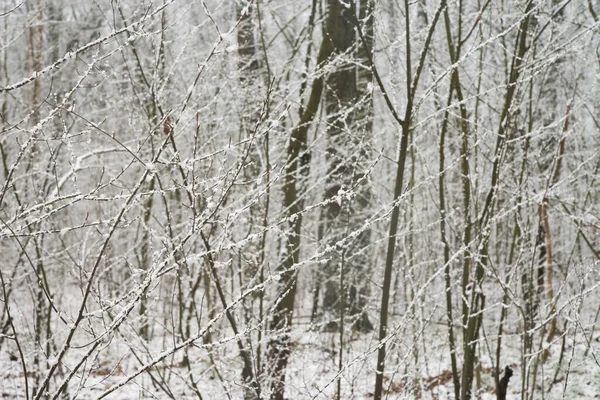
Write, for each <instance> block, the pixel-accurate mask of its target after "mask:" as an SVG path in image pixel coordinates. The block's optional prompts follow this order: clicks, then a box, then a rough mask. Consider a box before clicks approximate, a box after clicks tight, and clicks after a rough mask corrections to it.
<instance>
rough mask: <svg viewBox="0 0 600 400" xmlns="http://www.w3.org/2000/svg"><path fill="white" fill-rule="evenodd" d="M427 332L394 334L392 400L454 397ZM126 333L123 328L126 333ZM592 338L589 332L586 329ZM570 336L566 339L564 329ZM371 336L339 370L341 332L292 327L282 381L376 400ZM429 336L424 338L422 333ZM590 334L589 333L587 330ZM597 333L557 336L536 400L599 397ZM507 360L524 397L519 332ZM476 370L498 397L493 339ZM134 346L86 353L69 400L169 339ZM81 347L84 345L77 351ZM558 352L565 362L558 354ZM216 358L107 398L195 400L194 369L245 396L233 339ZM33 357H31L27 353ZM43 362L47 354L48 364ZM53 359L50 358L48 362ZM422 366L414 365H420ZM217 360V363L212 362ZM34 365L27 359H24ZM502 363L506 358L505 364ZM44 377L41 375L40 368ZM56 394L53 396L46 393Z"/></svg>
mask: <svg viewBox="0 0 600 400" xmlns="http://www.w3.org/2000/svg"><path fill="white" fill-rule="evenodd" d="M427 331H428V332H427V334H426V335H417V337H418V338H419V339H418V340H419V341H420V343H419V344H418V346H414V342H413V339H412V337H413V336H412V335H411V339H410V340H407V341H404V340H402V336H401V335H398V340H397V341H396V342H395V345H394V346H392V347H391V348H389V349H388V355H389V357H388V359H387V362H386V369H387V370H388V373H387V374H386V376H385V379H384V387H385V394H386V397H385V398H387V399H438V400H442V399H451V398H453V397H454V396H453V394H452V393H453V385H452V377H451V372H450V371H449V365H450V363H449V357H448V346H447V340H446V337H445V331H444V327H443V326H442V325H429V327H428V328H427ZM123 334H126V332H124V333H123ZM588 335H589V334H588ZM563 336H564V335H563ZM374 338H375V335H374V334H354V335H353V336H352V337H349V338H348V339H347V340H346V341H345V346H344V354H343V355H342V365H343V368H342V372H341V373H339V371H340V370H339V367H338V366H339V353H338V349H339V343H338V342H337V340H338V337H337V334H333V333H323V332H318V331H312V330H305V331H299V330H297V331H296V332H295V336H294V337H293V340H292V356H291V364H290V365H289V368H288V373H287V378H286V388H287V391H286V397H287V398H289V399H294V400H301V399H334V398H335V395H336V391H337V385H338V380H339V383H340V389H341V397H342V398H343V399H369V398H372V397H373V394H372V391H373V386H374V380H375V379H374V373H373V370H374V365H375V360H376V356H377V354H376V353H377V347H376V346H375V339H374ZM423 338H427V339H426V340H427V342H425V339H423ZM588 338H589V336H588ZM598 339H600V338H599V337H595V338H593V339H592V340H593V342H594V343H593V347H592V350H590V351H588V352H587V354H586V348H587V346H586V345H585V344H584V343H585V342H586V340H585V339H584V337H583V336H582V335H581V334H579V335H577V341H576V343H578V344H576V345H575V346H573V345H572V343H573V332H570V333H569V334H568V335H566V340H565V341H564V344H563V340H562V336H560V335H557V338H556V340H555V341H554V342H553V343H552V344H551V345H550V346H545V345H544V346H543V347H545V348H546V349H547V350H548V351H549V357H548V360H547V361H546V363H545V364H543V365H542V364H539V367H538V368H539V371H538V372H539V373H538V381H537V382H536V393H535V396H534V398H540V399H549V400H550V399H597V398H600V365H599V364H598V360H597V359H596V358H597V357H598V354H594V353H595V352H597V350H594V349H595V348H596V347H600V345H598ZM503 343H504V347H503V354H502V359H503V360H504V361H505V362H506V363H509V365H510V366H511V367H512V368H513V370H514V376H513V377H512V379H511V380H510V384H509V387H508V388H509V390H508V396H507V398H508V399H521V398H522V397H521V388H522V383H523V382H522V368H521V362H520V360H521V349H520V347H519V346H520V343H521V341H520V340H519V335H518V333H513V334H512V335H511V333H510V332H509V333H508V334H507V335H506V336H505V337H504V339H503ZM482 344H483V346H481V347H483V350H482V354H480V361H481V362H480V368H478V371H477V379H476V382H475V383H474V387H475V388H476V394H477V398H479V399H482V400H488V399H489V400H491V399H495V398H496V395H495V384H494V377H493V368H492V363H491V361H490V360H491V358H490V357H489V356H488V355H489V354H490V350H492V351H494V349H495V341H491V342H490V343H489V344H487V343H485V342H482ZM513 344H516V345H513ZM138 345H139V347H134V346H132V344H131V342H129V343H127V342H126V341H125V340H121V341H119V339H118V338H117V337H115V338H113V339H112V340H111V341H110V342H109V343H106V348H105V349H104V351H101V352H100V353H98V354H97V355H94V356H92V357H90V358H89V359H88V361H87V362H86V363H85V364H84V366H83V367H82V368H81V371H82V373H80V374H77V375H76V376H75V377H74V378H73V379H72V381H71V384H70V385H69V388H68V397H61V398H69V399H75V398H77V399H82V400H87V399H96V398H99V397H100V396H102V395H103V393H104V392H105V391H107V390H109V389H110V388H112V387H113V386H114V385H118V384H120V383H123V382H124V381H126V380H127V379H128V377H130V376H131V375H132V374H134V373H135V372H136V371H138V370H140V368H141V366H142V365H144V364H145V363H147V362H148V360H150V359H152V358H155V357H157V355H158V354H160V352H161V351H164V350H166V349H168V348H169V345H172V343H170V344H169V343H166V342H165V341H162V340H154V341H152V347H154V348H153V349H144V348H143V344H142V343H141V342H140V343H138ZM79 351H80V350H79ZM79 351H78V350H76V349H75V350H74V351H72V352H69V353H67V354H72V356H71V357H69V356H67V357H66V359H65V362H64V365H68V366H72V365H75V364H76V361H77V359H76V358H75V356H76V355H79V354H80V353H79ZM561 352H562V359H561V356H560V355H561ZM212 355H213V359H212V360H211V359H210V357H209V356H208V353H207V351H206V350H203V349H198V348H190V349H189V351H188V356H189V359H190V365H191V368H190V369H188V368H187V367H185V366H184V365H182V359H183V352H177V353H176V354H175V355H171V356H169V357H167V358H165V359H164V360H163V361H162V362H160V363H158V364H157V365H156V366H155V367H153V368H151V369H150V370H149V371H150V372H151V375H152V376H150V374H148V373H142V374H140V375H139V376H138V377H137V378H135V379H133V380H131V382H129V383H126V384H125V385H124V386H122V387H120V388H119V389H118V390H116V391H114V392H113V393H111V394H109V395H108V396H106V397H105V398H106V399H113V400H117V399H123V400H129V399H141V398H147V399H169V398H175V399H193V398H198V395H197V394H196V391H195V389H194V388H193V387H192V386H191V385H190V384H189V377H190V370H191V372H192V374H193V377H194V380H195V381H196V385H197V389H198V392H200V394H201V395H202V398H203V399H210V400H217V399H234V400H235V399H241V398H242V390H241V385H240V381H241V377H240V371H241V363H240V360H239V356H238V353H237V351H236V347H235V344H234V343H233V342H232V341H229V342H227V343H225V344H223V345H221V346H219V347H217V348H215V349H214V350H213V353H212ZM25 356H26V357H27V358H28V359H29V360H31V359H32V355H31V354H25ZM44 361H47V360H44ZM51 362H52V361H51V360H50V363H51ZM415 365H418V366H419V368H418V370H417V369H416V368H415V367H414V366H415ZM215 366H216V368H215ZM28 367H29V368H31V363H29V364H28ZM503 367H504V364H503ZM66 375H67V371H66V368H63V369H62V370H61V371H59V373H58V374H57V379H56V380H55V381H53V383H52V386H51V390H50V393H54V390H56V388H57V387H58V384H59V382H61V381H62V379H64V377H65V376H66ZM42 376H43V374H42ZM35 379H36V378H35V375H34V374H32V373H31V372H28V385H29V388H30V390H31V387H32V386H33V385H34V382H35ZM0 398H4V399H24V398H26V397H25V379H24V374H23V369H22V364H21V360H20V358H19V356H18V352H17V351H16V346H14V344H13V343H12V342H11V341H5V343H4V345H3V346H2V349H1V351H0ZM50 398H52V397H50Z"/></svg>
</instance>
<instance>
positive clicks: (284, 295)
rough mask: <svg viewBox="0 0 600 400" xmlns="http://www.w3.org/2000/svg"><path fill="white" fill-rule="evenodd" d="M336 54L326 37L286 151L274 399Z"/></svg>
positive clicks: (280, 383)
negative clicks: (309, 178) (327, 79)
mask: <svg viewBox="0 0 600 400" xmlns="http://www.w3.org/2000/svg"><path fill="white" fill-rule="evenodd" d="M332 18H333V17H332V15H331V13H329V14H328V17H327V23H326V29H327V28H328V27H329V26H330V24H331V19H332ZM332 51H333V47H332V44H331V42H330V40H329V39H328V37H327V35H325V36H324V38H323V40H322V42H321V47H320V49H319V55H318V57H317V74H318V75H317V76H316V78H315V79H314V80H313V83H312V87H311V91H310V96H309V100H308V103H307V104H306V108H305V110H304V113H303V114H302V117H301V118H300V122H299V123H298V125H296V127H295V128H294V129H293V130H292V134H291V137H290V141H289V145H288V148H287V164H286V166H285V180H284V186H283V208H284V210H286V213H287V215H288V218H287V221H288V222H287V224H288V226H287V231H286V234H285V237H284V238H283V240H282V244H281V246H282V248H284V249H285V251H284V254H283V260H282V261H281V264H280V267H279V268H278V271H277V272H278V274H280V277H281V279H280V285H279V287H278V289H277V293H278V294H277V297H276V303H275V307H274V309H273V314H272V315H273V316H272V318H271V321H270V323H269V329H270V330H271V332H273V333H274V334H277V336H276V337H275V338H273V339H272V340H271V341H270V342H269V344H268V351H267V356H268V361H267V362H268V365H269V368H270V374H271V379H272V381H271V392H272V394H271V399H272V400H283V398H284V397H283V396H284V392H285V371H286V368H287V364H288V359H289V355H290V336H289V333H290V331H291V328H292V317H293V313H294V302H295V298H296V283H297V277H298V271H297V270H296V269H295V268H294V266H295V265H296V264H297V263H298V262H299V260H300V238H301V235H300V233H301V228H302V214H301V211H302V208H303V202H302V200H300V199H299V196H298V192H299V190H302V183H303V182H302V179H303V175H304V174H307V172H308V167H309V163H310V154H309V153H308V151H307V148H306V140H307V134H308V128H309V127H310V124H311V122H312V121H313V119H314V118H315V116H316V114H317V110H318V108H319V103H320V102H321V95H322V92H323V76H322V75H321V74H322V71H321V69H322V68H323V64H324V63H325V61H326V60H327V59H328V58H329V56H330V55H331V53H332Z"/></svg>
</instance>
